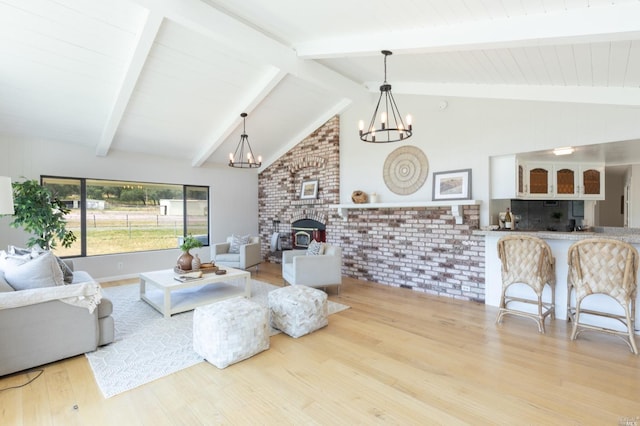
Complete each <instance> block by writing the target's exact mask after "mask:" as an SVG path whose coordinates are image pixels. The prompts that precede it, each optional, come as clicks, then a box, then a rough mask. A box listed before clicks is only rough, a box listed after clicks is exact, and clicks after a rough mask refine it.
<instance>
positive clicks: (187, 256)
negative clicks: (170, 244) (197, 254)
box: [178, 234, 202, 271]
mask: <svg viewBox="0 0 640 426" xmlns="http://www.w3.org/2000/svg"><path fill="white" fill-rule="evenodd" d="M199 247H202V241H200V240H199V239H197V238H196V237H194V236H193V235H192V234H189V235H187V236H186V237H184V240H183V241H182V244H180V250H182V254H181V255H180V257H179V258H178V267H179V268H180V269H182V270H183V271H189V270H191V269H192V268H191V264H192V262H193V256H192V255H191V253H189V250H191V249H194V248H199Z"/></svg>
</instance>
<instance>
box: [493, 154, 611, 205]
mask: <svg viewBox="0 0 640 426" xmlns="http://www.w3.org/2000/svg"><path fill="white" fill-rule="evenodd" d="M514 175H515V176H514ZM491 188H492V194H491V198H493V199H509V198H517V199H523V200H532V199H543V200H603V199H604V164H603V163H567V162H537V161H524V160H520V159H518V158H517V157H516V156H504V157H494V158H492V163H491Z"/></svg>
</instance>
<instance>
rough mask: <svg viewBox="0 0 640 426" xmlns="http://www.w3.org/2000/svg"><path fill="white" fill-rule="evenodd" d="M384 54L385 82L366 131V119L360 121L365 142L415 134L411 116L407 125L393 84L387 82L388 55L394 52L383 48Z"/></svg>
mask: <svg viewBox="0 0 640 426" xmlns="http://www.w3.org/2000/svg"><path fill="white" fill-rule="evenodd" d="M382 54H383V55H384V83H383V84H382V86H380V97H379V98H378V104H377V105H376V109H375V111H373V116H372V117H371V122H370V123H369V127H367V129H366V131H365V128H364V121H362V120H360V123H359V127H360V139H361V140H362V141H364V142H375V143H386V142H397V141H401V140H404V139H408V138H410V137H411V135H412V134H413V132H412V130H413V127H412V125H411V116H410V115H407V117H406V125H405V122H404V121H402V115H400V111H399V110H398V105H396V100H395V99H394V98H393V93H391V85H390V84H389V83H387V56H389V55H391V54H392V52H391V51H389V50H383V51H382ZM383 96H384V103H383V105H382V110H381V111H380V124H379V127H378V128H377V129H376V118H377V117H378V110H379V109H381V108H380V103H381V102H382V97H383Z"/></svg>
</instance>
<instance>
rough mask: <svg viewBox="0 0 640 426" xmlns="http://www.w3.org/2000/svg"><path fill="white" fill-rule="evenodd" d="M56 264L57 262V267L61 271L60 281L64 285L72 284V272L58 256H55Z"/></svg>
mask: <svg viewBox="0 0 640 426" xmlns="http://www.w3.org/2000/svg"><path fill="white" fill-rule="evenodd" d="M56 262H58V266H59V267H60V270H61V271H62V280H63V281H64V282H65V283H66V284H71V283H72V282H73V271H72V270H71V268H69V265H67V264H66V263H64V260H62V259H60V258H59V257H58V256H56Z"/></svg>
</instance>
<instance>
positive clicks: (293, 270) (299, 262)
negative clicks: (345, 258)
mask: <svg viewBox="0 0 640 426" xmlns="http://www.w3.org/2000/svg"><path fill="white" fill-rule="evenodd" d="M307 254H308V250H285V251H283V252H282V278H283V279H284V281H285V283H289V284H291V285H306V286H308V287H315V288H326V287H329V286H337V288H338V289H337V291H338V292H340V286H341V285H342V249H341V248H340V247H338V246H335V245H332V244H324V245H323V251H322V254H316V255H307Z"/></svg>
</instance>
